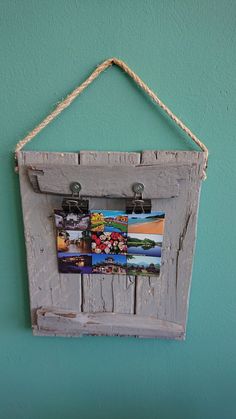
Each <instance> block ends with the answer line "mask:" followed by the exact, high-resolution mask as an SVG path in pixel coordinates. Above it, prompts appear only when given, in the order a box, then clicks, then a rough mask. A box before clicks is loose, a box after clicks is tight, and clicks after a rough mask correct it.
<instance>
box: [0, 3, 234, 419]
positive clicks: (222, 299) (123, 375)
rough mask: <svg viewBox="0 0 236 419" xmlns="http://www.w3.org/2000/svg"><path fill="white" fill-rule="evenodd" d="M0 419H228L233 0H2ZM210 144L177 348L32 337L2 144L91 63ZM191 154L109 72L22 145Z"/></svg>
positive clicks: (12, 181)
mask: <svg viewBox="0 0 236 419" xmlns="http://www.w3.org/2000/svg"><path fill="white" fill-rule="evenodd" d="M0 8H1V12H0V19H1V29H0V30H1V34H0V43H1V47H0V54H1V57H0V60H1V66H0V71H1V87H0V92H1V93H0V101H1V142H0V147H1V164H0V169H1V196H2V201H1V214H2V216H1V220H2V222H1V231H2V247H1V254H0V257H1V263H0V266H1V290H0V322H1V326H0V327H1V345H0V363H1V367H0V381H1V392H0V411H1V413H0V418H1V419H75V418H76V419H77V418H83V419H90V418H96V419H100V418H101V419H106V418H109V419H110V418H114V419H116V418H119V419H121V418H122V419H128V418H129V419H130V418H135V419H142V418H148V419H154V418H155V419H188V418H191V419H206V418H207V419H211V418H214V419H221V418H223V417H224V418H227V419H231V418H235V417H236V409H235V384H236V375H235V373H236V363H235V360H236V350H235V344H236V321H235V320H236V319H235V292H236V282H235V281H236V275H235V259H236V257H235V236H236V231H235V230H236V228H235V216H234V214H235V211H236V196H235V180H236V169H235V168H236V164H235V163H236V159H235V153H236V144H235V105H236V99H235V98H236V95H235V93H236V83H235V74H236V59H235V42H236V31H235V16H236V3H235V1H230V0H227V1H224V2H222V1H215V0H212V1H210V0H208V1H205V0H201V1H199V0H179V1H174V0H168V1H167V0H166V1H159V0H142V1H141V0H137V1H135V0H116V1H114V0H101V1H95V0H93V1H92V0H86V1H85V0H83V1H76V0H67V1H66V0H47V1H46V0H37V1H35V0H20V1H19V0H18V1H17V0H1V2H0ZM111 56H117V57H119V58H122V59H123V60H125V61H127V63H128V64H129V65H130V66H131V68H133V69H134V70H135V71H136V72H137V73H138V74H139V75H140V76H141V77H142V78H143V79H144V80H145V81H146V82H147V83H148V84H149V85H150V87H151V88H153V89H154V91H155V92H157V93H158V94H159V95H160V97H161V98H162V99H163V100H164V102H166V104H168V105H169V106H170V107H171V109H172V110H173V111H174V112H176V114H177V115H178V116H180V117H181V118H183V120H184V121H185V122H186V123H187V124H188V125H189V126H190V127H191V128H192V129H193V131H195V132H196V134H197V135H199V137H200V138H201V139H203V140H204V141H205V142H206V144H207V145H208V146H209V149H210V164H209V171H208V180H207V182H205V183H204V184H203V190H202V197H201V206H200V214H199V228H198V242H197V248H196V257H195V264H194V272H193V283H192V291H191V301H190V314H189V322H188V336H187V340H186V341H185V342H172V341H158V340H138V339H133V338H117V337H114V338H113V337H96V338H92V337H86V338H82V339H63V338H40V337H38V338H36V337H33V336H32V335H31V331H30V319H29V299H28V288H27V273H26V261H25V249H24V236H23V226H22V218H21V209H20V195H19V185H18V177H17V175H15V174H14V173H13V167H12V154H11V152H12V150H13V149H14V145H15V143H16V142H17V141H18V140H19V139H21V138H22V137H23V136H24V135H25V134H26V133H27V132H28V131H30V129H32V128H33V127H34V125H35V124H36V123H38V122H39V121H40V120H41V119H42V118H43V117H44V116H45V115H46V114H47V113H48V112H49V111H50V110H51V109H52V107H53V106H54V105H55V104H56V103H57V102H58V101H60V100H61V98H63V97H65V95H66V94H67V92H69V91H70V90H72V89H73V88H74V87H75V86H76V85H77V84H78V83H80V82H82V81H83V80H84V78H85V77H86V76H88V74H89V72H90V71H91V70H92V69H93V68H94V67H95V66H96V65H97V64H98V63H100V62H101V61H103V60H104V59H106V58H108V57H111ZM147 148H148V149H189V150H191V149H193V147H192V145H191V144H190V142H189V140H188V139H187V138H185V137H184V136H183V135H182V134H181V132H180V131H179V130H178V129H176V128H175V127H174V126H173V124H172V123H170V122H169V121H168V120H167V119H166V118H165V117H163V115H162V114H161V112H160V111H159V110H158V109H157V108H156V107H155V106H154V105H153V104H152V103H150V101H149V100H147V98H146V97H145V96H144V95H143V94H141V93H140V91H139V90H138V89H136V87H135V86H134V85H133V83H132V82H131V81H130V80H129V79H128V78H127V77H126V76H125V75H124V74H123V73H122V72H121V71H120V70H118V69H117V68H112V69H109V70H108V71H107V72H106V74H103V75H102V76H101V77H100V78H99V79H98V80H97V81H96V82H95V83H94V84H93V85H92V86H91V87H90V88H89V89H88V90H87V91H86V92H84V93H83V95H82V96H81V97H80V98H79V99H78V100H77V101H76V102H75V103H74V104H73V105H72V106H71V108H70V109H68V110H66V111H65V113H64V115H63V116H61V117H60V118H59V119H58V120H57V121H56V122H55V123H53V124H52V125H51V126H49V127H48V128H47V129H46V130H45V131H44V132H43V133H41V134H40V135H39V136H38V137H37V138H36V139H35V140H34V141H33V143H32V144H31V145H30V146H28V147H26V149H28V150H50V151H55V150H56V151H62V150H64V151H77V150H80V149H99V150H142V149H147Z"/></svg>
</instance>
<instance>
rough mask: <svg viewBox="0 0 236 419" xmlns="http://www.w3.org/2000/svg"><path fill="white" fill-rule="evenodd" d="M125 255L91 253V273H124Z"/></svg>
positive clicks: (125, 265) (125, 266)
mask: <svg viewBox="0 0 236 419" xmlns="http://www.w3.org/2000/svg"><path fill="white" fill-rule="evenodd" d="M126 260H127V259H126V256H124V255H104V254H93V255H92V266H93V267H92V273H94V274H110V275H112V274H116V275H126V268H127V264H126Z"/></svg>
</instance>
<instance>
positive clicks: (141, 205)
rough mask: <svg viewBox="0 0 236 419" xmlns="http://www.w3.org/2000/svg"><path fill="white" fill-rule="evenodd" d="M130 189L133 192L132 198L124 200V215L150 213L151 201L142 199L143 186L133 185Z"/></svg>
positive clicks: (140, 184)
mask: <svg viewBox="0 0 236 419" xmlns="http://www.w3.org/2000/svg"><path fill="white" fill-rule="evenodd" d="M132 189H133V192H134V198H133V199H127V200H126V213H127V214H133V213H134V214H142V213H145V214H147V213H149V212H151V210H152V202H151V199H143V191H144V185H143V184H142V183H134V184H133V186H132Z"/></svg>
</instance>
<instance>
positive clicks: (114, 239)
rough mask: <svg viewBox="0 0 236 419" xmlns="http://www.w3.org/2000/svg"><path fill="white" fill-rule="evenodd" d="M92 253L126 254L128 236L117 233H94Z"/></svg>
mask: <svg viewBox="0 0 236 419" xmlns="http://www.w3.org/2000/svg"><path fill="white" fill-rule="evenodd" d="M91 239H92V244H91V248H92V252H93V253H97V254H99V253H105V254H110V253H112V254H126V252H127V235H126V234H125V233H117V232H113V233H111V232H109V231H104V232H92V236H91Z"/></svg>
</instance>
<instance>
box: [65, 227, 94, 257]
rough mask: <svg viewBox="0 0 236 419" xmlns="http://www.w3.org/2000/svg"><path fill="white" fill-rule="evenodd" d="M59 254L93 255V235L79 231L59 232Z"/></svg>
mask: <svg viewBox="0 0 236 419" xmlns="http://www.w3.org/2000/svg"><path fill="white" fill-rule="evenodd" d="M57 250H58V252H69V253H91V233H90V232H89V231H78V230H58V231H57Z"/></svg>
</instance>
